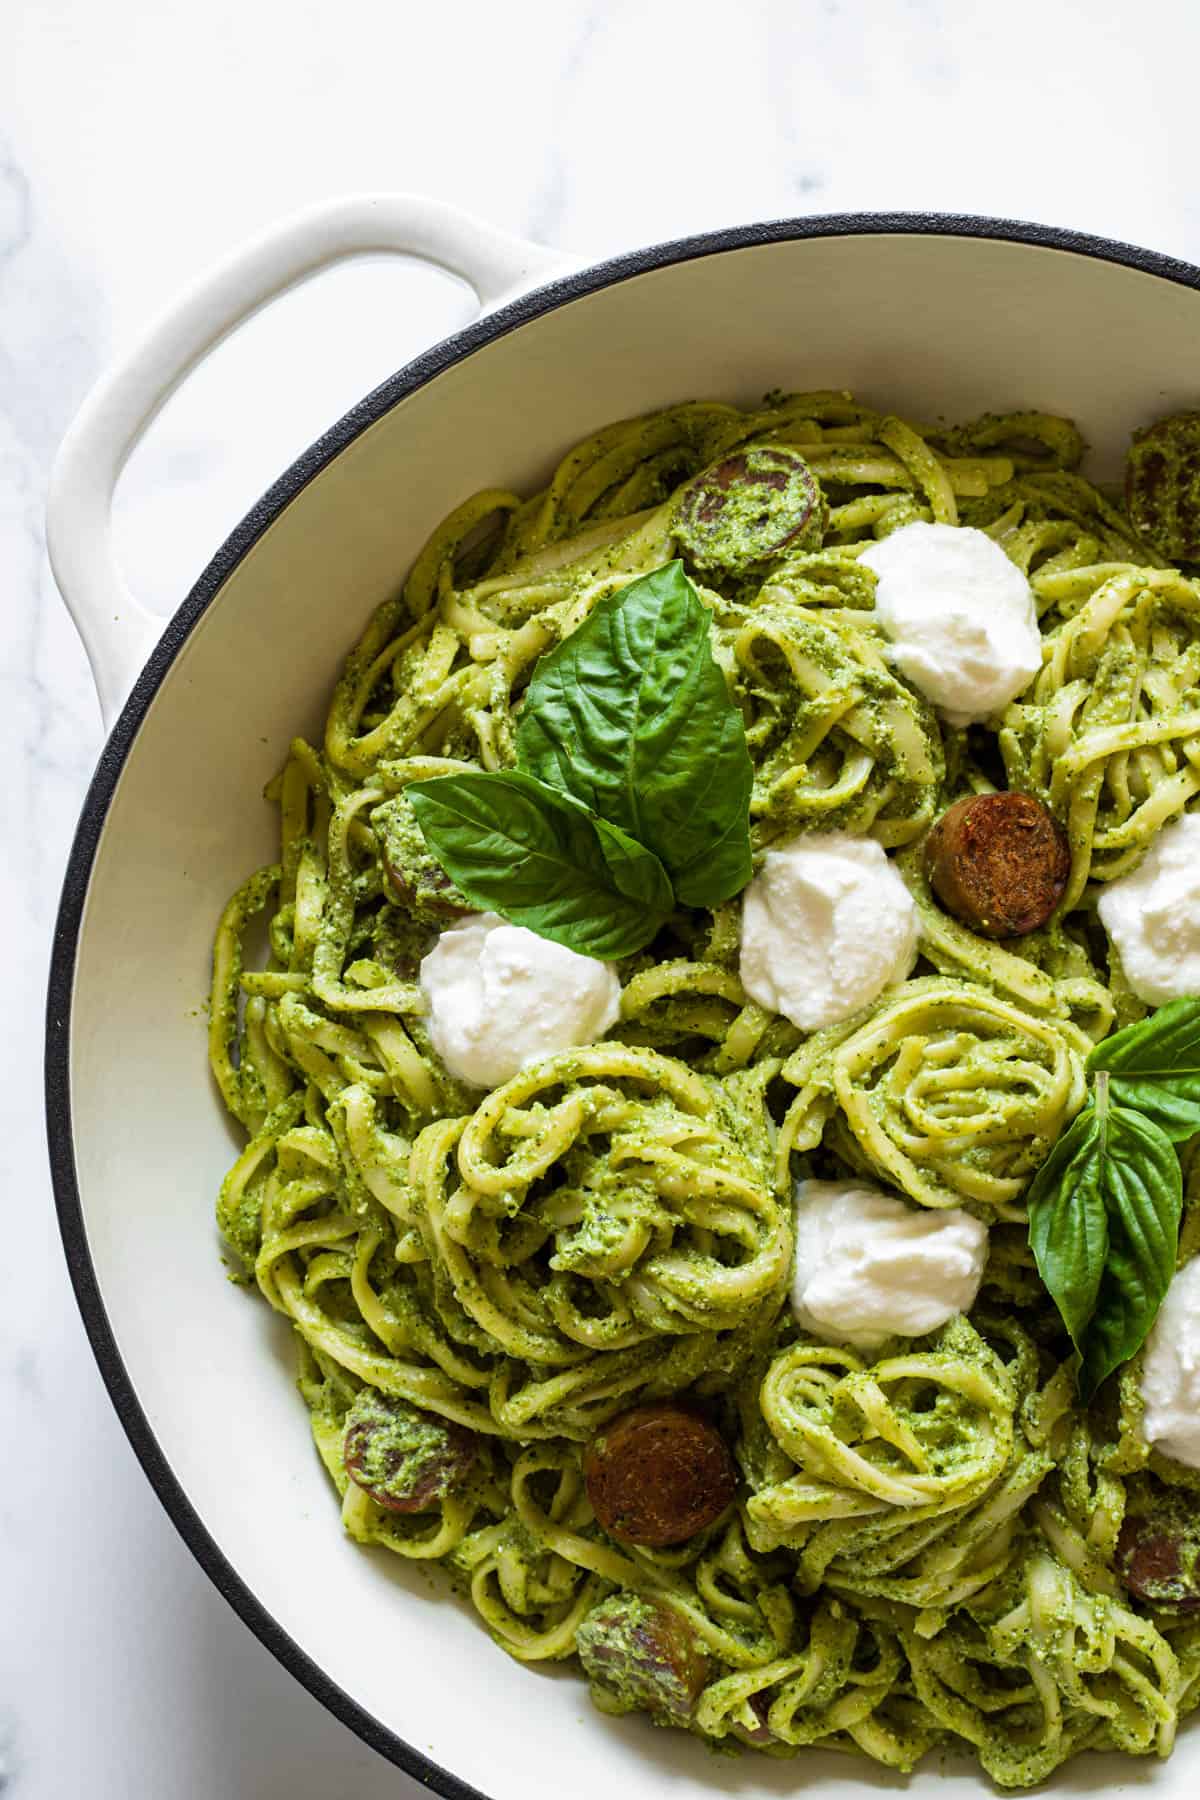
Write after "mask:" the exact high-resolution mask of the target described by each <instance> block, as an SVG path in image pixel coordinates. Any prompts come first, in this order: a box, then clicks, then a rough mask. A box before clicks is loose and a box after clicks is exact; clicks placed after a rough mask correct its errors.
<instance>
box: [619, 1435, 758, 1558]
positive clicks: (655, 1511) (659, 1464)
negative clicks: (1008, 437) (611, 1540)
mask: <svg viewBox="0 0 1200 1800" xmlns="http://www.w3.org/2000/svg"><path fill="white" fill-rule="evenodd" d="M583 1473H584V1479H585V1480H586V1482H587V1491H588V1499H589V1500H590V1501H591V1503H592V1511H593V1512H594V1513H595V1515H596V1517H597V1518H598V1519H599V1521H600V1523H601V1525H603V1527H604V1529H605V1531H610V1532H611V1533H612V1534H613V1536H614V1537H619V1538H624V1539H625V1540H626V1541H627V1542H628V1543H631V1544H645V1545H647V1546H649V1547H651V1548H658V1547H660V1546H662V1545H664V1544H681V1543H683V1541H684V1539H685V1538H690V1537H694V1536H695V1535H696V1533H697V1532H698V1531H702V1530H703V1529H704V1527H705V1526H706V1525H711V1524H712V1522H713V1520H714V1519H718V1518H720V1516H721V1514H722V1513H723V1512H724V1511H725V1508H726V1507H727V1506H728V1505H729V1503H730V1502H731V1500H732V1499H733V1496H734V1494H735V1492H736V1491H737V1476H736V1474H735V1472H734V1467H733V1458H732V1457H731V1456H730V1454H729V1451H728V1450H727V1449H726V1447H725V1440H724V1438H723V1437H722V1436H721V1434H720V1432H719V1431H717V1430H716V1428H715V1427H714V1426H712V1425H710V1424H709V1423H708V1421H707V1420H706V1419H702V1418H701V1417H700V1415H699V1414H698V1413H695V1412H692V1411H691V1410H690V1409H689V1408H687V1407H685V1406H680V1405H678V1404H677V1403H676V1402H674V1401H668V1402H664V1403H663V1404H662V1405H656V1406H637V1407H634V1409H633V1411H632V1412H627V1413H622V1414H621V1415H620V1417H619V1418H616V1419H614V1420H613V1421H612V1423H611V1424H610V1425H606V1426H605V1428H604V1430H603V1431H602V1432H601V1433H600V1434H599V1435H598V1436H597V1437H595V1438H593V1439H592V1442H591V1444H590V1445H589V1446H588V1451H587V1455H586V1456H585V1458H584V1465H583Z"/></svg>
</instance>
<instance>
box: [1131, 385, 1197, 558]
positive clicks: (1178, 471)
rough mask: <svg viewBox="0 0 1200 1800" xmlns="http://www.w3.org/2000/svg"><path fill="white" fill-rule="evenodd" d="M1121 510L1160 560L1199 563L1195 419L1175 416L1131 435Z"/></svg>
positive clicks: (1186, 414) (1193, 414)
mask: <svg viewBox="0 0 1200 1800" xmlns="http://www.w3.org/2000/svg"><path fill="white" fill-rule="evenodd" d="M1125 504H1126V507H1127V508H1128V511H1129V517H1130V518H1131V519H1132V521H1133V524H1134V527H1135V529H1136V530H1137V531H1138V532H1140V533H1141V535H1142V537H1144V538H1146V539H1147V540H1148V541H1149V542H1150V543H1151V544H1153V546H1154V548H1155V549H1156V550H1158V551H1161V553H1162V554H1163V556H1165V557H1168V558H1169V559H1170V560H1171V561H1172V562H1196V561H1200V413H1195V412H1191V413H1176V414H1174V416H1173V417H1171V418H1169V419H1159V420H1158V422H1157V424H1154V425H1147V426H1146V427H1145V429H1144V430H1142V431H1139V432H1135V434H1134V439H1133V442H1132V444H1131V445H1130V446H1129V454H1128V456H1127V457H1126V459H1125Z"/></svg>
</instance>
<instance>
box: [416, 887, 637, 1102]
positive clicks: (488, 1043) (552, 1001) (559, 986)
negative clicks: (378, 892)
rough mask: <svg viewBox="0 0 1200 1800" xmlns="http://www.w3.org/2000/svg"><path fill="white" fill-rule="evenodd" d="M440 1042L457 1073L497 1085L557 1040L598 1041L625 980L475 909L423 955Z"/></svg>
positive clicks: (424, 981) (565, 1043) (559, 1043)
mask: <svg viewBox="0 0 1200 1800" xmlns="http://www.w3.org/2000/svg"><path fill="white" fill-rule="evenodd" d="M421 989H422V992H423V993H424V995H425V1000H426V1003H427V1006H428V1009H429V1016H428V1021H427V1022H428V1025H429V1035H430V1037H431V1038H432V1040H433V1047H434V1049H435V1050H436V1051H437V1053H438V1055H439V1056H440V1057H441V1059H442V1061H443V1062H444V1063H445V1065H446V1067H447V1069H448V1070H449V1071H450V1073H451V1075H456V1076H457V1077H458V1079H459V1080H460V1081H467V1082H470V1083H471V1085H472V1086H473V1087H481V1088H490V1087H499V1086H500V1084H501V1082H503V1081H509V1080H511V1078H512V1077H513V1076H514V1075H516V1074H518V1073H519V1072H520V1071H521V1070H522V1069H524V1068H527V1067H528V1065H529V1064H530V1063H533V1062H537V1061H538V1059H539V1058H540V1057H543V1056H549V1055H551V1054H552V1053H553V1052H554V1051H555V1050H569V1049H571V1048H572V1046H574V1045H577V1044H593V1043H595V1041H596V1039H597V1038H601V1037H603V1036H604V1033H605V1032H606V1031H607V1030H608V1029H609V1027H610V1026H612V1025H615V1024H616V1022H617V1015H618V1014H619V1012H620V1010H621V984H620V982H619V981H618V980H617V975H616V971H615V970H614V969H613V968H612V967H611V965H610V964H608V963H603V962H600V961H598V960H597V958H596V957H594V956H581V955H580V954H579V952H578V951H577V950H568V949H566V948H565V946H564V945H562V944H552V943H551V942H550V940H549V938H544V937H539V936H538V935H537V933H536V932H535V931H527V930H526V929H525V927H524V926H523V925H509V924H507V923H506V922H505V920H503V919H502V918H501V917H500V916H499V914H498V913H477V914H475V915H473V916H472V917H471V918H468V919H464V920H463V921H462V923H461V924H459V925H452V926H451V927H450V929H449V930H448V931H444V932H443V933H442V935H441V937H440V938H439V939H438V941H437V943H436V944H435V945H434V947H433V949H432V950H431V951H430V952H429V955H428V956H426V957H425V958H424V959H423V960H422V963H421Z"/></svg>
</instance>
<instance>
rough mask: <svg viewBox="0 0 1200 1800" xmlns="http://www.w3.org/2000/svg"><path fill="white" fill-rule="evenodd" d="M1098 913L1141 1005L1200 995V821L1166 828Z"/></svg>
mask: <svg viewBox="0 0 1200 1800" xmlns="http://www.w3.org/2000/svg"><path fill="white" fill-rule="evenodd" d="M1098 911H1099V913H1100V918H1101V922H1102V923H1103V925H1104V929H1105V930H1106V931H1107V933H1108V935H1109V937H1110V938H1111V939H1112V941H1113V943H1114V944H1115V945H1116V947H1117V951H1118V954H1119V955H1120V958H1121V967H1122V968H1123V969H1124V971H1125V976H1126V979H1127V980H1128V982H1129V985H1130V987H1131V988H1132V989H1133V991H1134V993H1135V994H1136V995H1137V997H1138V999H1139V1000H1144V1001H1145V1002H1146V1004H1147V1006H1165V1005H1166V1003H1167V1001H1168V1000H1178V999H1180V998H1181V997H1182V996H1184V995H1188V994H1196V995H1200V815H1198V814H1196V813H1185V814H1184V816H1183V817H1182V818H1181V819H1176V821H1175V823H1174V824H1173V825H1166V826H1164V827H1163V829H1162V830H1161V831H1160V832H1159V834H1158V836H1157V837H1156V838H1155V839H1154V841H1153V843H1152V844H1151V845H1150V848H1149V850H1147V852H1146V854H1145V856H1144V857H1143V858H1142V860H1141V862H1140V863H1139V864H1138V866H1137V868H1136V869H1134V870H1133V871H1132V872H1131V873H1130V874H1128V875H1122V876H1121V877H1120V879H1119V880H1118V881H1110V882H1109V884H1108V886H1107V887H1106V888H1105V889H1104V892H1103V893H1102V894H1101V896H1100V904H1099V907H1098Z"/></svg>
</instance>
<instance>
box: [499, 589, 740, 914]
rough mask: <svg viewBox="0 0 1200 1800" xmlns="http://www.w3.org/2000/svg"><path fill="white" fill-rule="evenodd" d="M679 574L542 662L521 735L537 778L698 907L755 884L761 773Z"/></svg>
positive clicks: (622, 599) (614, 603)
mask: <svg viewBox="0 0 1200 1800" xmlns="http://www.w3.org/2000/svg"><path fill="white" fill-rule="evenodd" d="M710 623H711V621H710V618H709V614H708V612H707V610H706V608H705V607H704V605H703V604H702V602H701V601H700V599H699V596H698V595H697V593H696V591H695V589H694V588H693V586H692V584H691V582H690V581H689V580H688V578H687V576H686V575H685V574H684V572H683V565H682V564H681V563H680V562H678V561H676V562H672V563H668V564H667V565H666V566H665V567H664V568H661V569H656V570H654V572H653V573H652V574H650V575H645V576H643V577H641V579H639V580H637V581H634V582H631V583H630V584H629V586H628V587H625V588H622V589H621V590H620V591H619V592H618V593H615V594H609V595H607V596H606V597H605V598H604V599H603V600H601V601H600V602H599V603H598V605H597V606H596V607H595V608H594V609H593V610H592V612H591V613H590V614H589V616H588V617H587V619H585V620H584V622H583V624H582V625H580V626H579V627H578V628H577V629H576V630H575V631H573V632H571V633H570V635H569V636H568V637H566V638H564V639H563V641H562V643H561V644H559V645H558V646H557V647H556V648H555V649H554V650H552V651H550V652H549V653H548V654H547V655H546V656H544V657H542V659H541V661H540V662H539V663H538V665H537V668H536V669H535V671H534V675H533V679H532V681H531V682H530V684H529V688H528V691H527V693H526V696H525V703H524V706H523V707H522V710H521V719H520V724H519V726H518V729H517V757H518V761H519V762H520V765H521V767H522V768H523V769H525V770H527V771H528V772H529V773H530V774H531V775H535V776H537V777H538V778H539V779H540V780H541V781H543V782H546V783H548V784H549V785H550V786H552V787H555V788H558V789H559V790H561V791H562V792H563V793H566V794H570V795H573V796H574V797H575V798H576V799H578V800H581V801H582V802H583V804H584V805H585V806H587V807H588V808H589V809H590V810H591V811H592V812H593V813H595V814H596V815H598V816H599V817H601V818H604V819H607V820H609V821H610V823H612V824H614V825H617V826H619V827H620V829H621V830H622V831H625V832H627V833H628V834H629V836H630V837H632V838H635V839H636V840H637V841H638V843H640V844H645V845H646V847H647V848H648V849H650V850H652V851H654V853H655V855H656V856H657V857H658V858H659V859H660V861H661V862H662V864H663V866H664V867H665V868H666V869H667V870H668V871H669V873H670V875H671V878H672V882H673V885H674V889H675V893H676V895H677V896H678V898H679V899H680V900H682V901H683V902H684V903H685V904H686V905H689V906H715V905H717V904H718V903H719V902H720V901H722V900H727V899H728V898H729V897H730V895H732V894H735V893H737V892H738V890H739V889H740V888H743V887H744V886H745V885H746V883H747V881H749V879H750V872H751V864H750V786H751V781H752V777H753V770H752V767H751V763H750V755H749V752H748V751H747V749H746V734H745V729H744V727H743V724H742V716H741V713H740V712H739V711H738V708H737V707H736V705H735V704H734V702H733V701H732V699H731V698H730V695H729V690H728V688H727V686H726V683H725V677H724V676H723V675H722V673H721V671H720V669H719V668H718V666H717V664H716V662H715V661H714V659H713V654H712V644H711V640H710V635H709V627H710Z"/></svg>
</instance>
